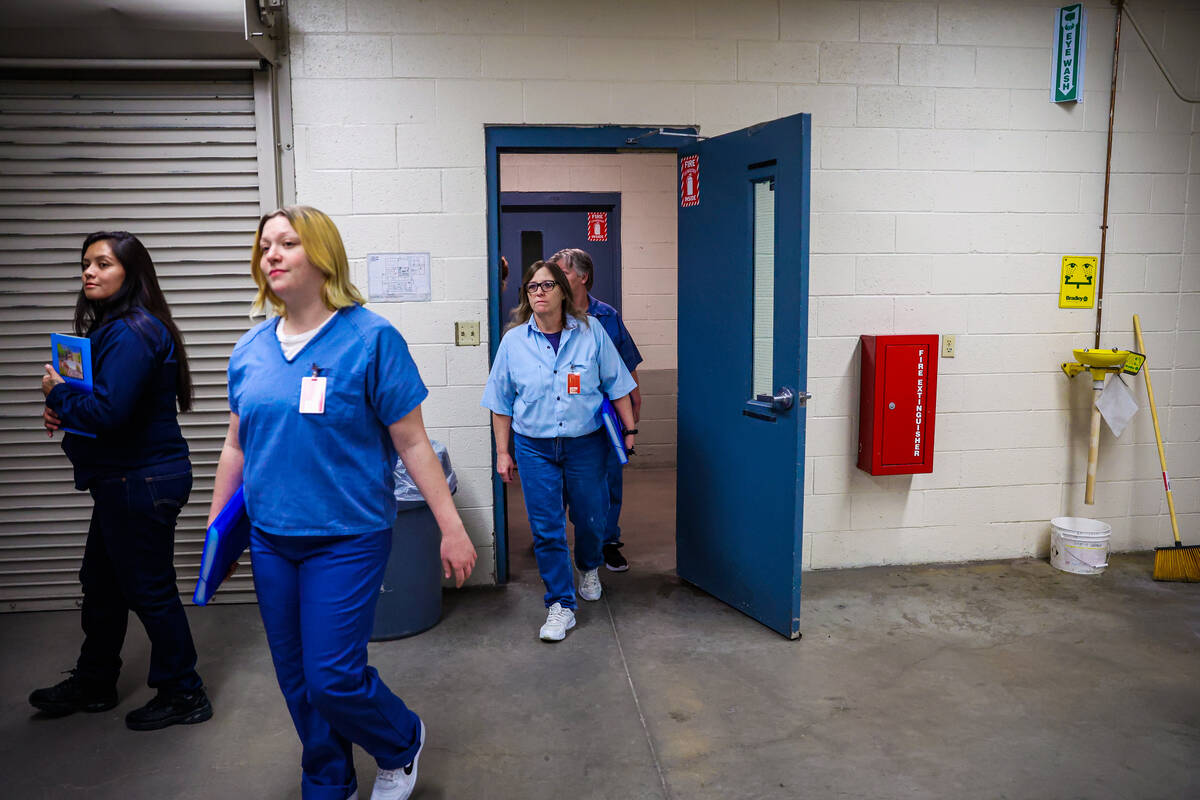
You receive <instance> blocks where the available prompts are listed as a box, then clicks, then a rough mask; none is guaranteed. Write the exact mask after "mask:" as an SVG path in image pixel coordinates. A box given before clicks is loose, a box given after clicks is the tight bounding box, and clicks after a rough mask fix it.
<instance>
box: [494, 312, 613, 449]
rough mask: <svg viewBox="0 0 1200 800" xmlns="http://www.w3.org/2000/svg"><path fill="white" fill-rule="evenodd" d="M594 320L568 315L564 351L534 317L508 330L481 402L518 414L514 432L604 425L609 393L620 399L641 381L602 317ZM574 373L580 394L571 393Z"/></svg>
mask: <svg viewBox="0 0 1200 800" xmlns="http://www.w3.org/2000/svg"><path fill="white" fill-rule="evenodd" d="M588 322H589V324H588V325H583V324H582V323H580V321H579V320H577V319H575V318H574V317H570V316H568V317H567V324H566V327H564V328H563V331H562V339H561V340H560V342H559V347H558V352H555V350H554V348H553V347H552V346H551V345H550V340H549V339H547V338H546V334H544V333H542V332H541V331H540V330H538V328H537V324H536V323H535V321H534V318H533V317H530V318H529V322H527V323H525V324H524V325H518V326H517V327H515V328H513V329H512V330H510V331H509V332H508V333H506V334H504V338H503V339H501V340H500V347H499V349H497V350H496V360H495V361H493V362H492V372H491V374H490V375H488V380H487V386H485V387H484V389H483V402H482V403H481V405H482V406H483V407H484V408H487V409H490V410H492V411H494V412H495V413H497V414H502V415H504V416H506V417H512V418H513V423H512V425H513V430H514V431H516V432H517V433H519V434H521V435H522V436H532V437H534V438H537V439H552V438H555V437H558V436H586V435H587V434H589V433H592V432H593V431H595V430H596V429H597V428H599V427H600V425H601V420H600V403H601V401H602V400H603V399H604V395H605V394H607V395H608V396H609V397H611V398H613V399H614V400H615V399H617V398H620V397H624V396H625V395H627V394H629V393H630V392H632V391H633V390H634V389H635V388H636V387H637V384H636V383H634V381H633V378H632V377H631V376H630V375H629V370H628V369H626V368H625V365H624V364H623V363H621V357H620V355H618V354H617V349H616V347H615V346H614V345H613V342H612V339H610V338H609V336H608V334H607V333H606V332H605V331H604V328H603V327H601V326H600V325H599V324H598V320H596V319H595V318H594V317H589V318H588ZM571 374H577V375H579V394H570V393H569V392H568V391H567V387H568V385H569V380H570V378H569V376H570V375H571Z"/></svg>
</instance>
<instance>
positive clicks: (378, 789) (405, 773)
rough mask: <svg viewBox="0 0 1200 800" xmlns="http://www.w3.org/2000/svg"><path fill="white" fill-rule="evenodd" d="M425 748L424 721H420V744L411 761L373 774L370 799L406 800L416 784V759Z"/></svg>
mask: <svg viewBox="0 0 1200 800" xmlns="http://www.w3.org/2000/svg"><path fill="white" fill-rule="evenodd" d="M424 749H425V723H424V722H422V723H421V744H420V745H418V747H417V754H416V755H415V756H413V760H412V763H411V764H409V765H408V766H406V767H397V768H396V769H381V770H379V772H378V773H377V774H376V775H375V788H374V789H372V790H371V800H408V798H409V796H410V795H411V794H412V792H413V787H415V786H416V785H417V759H419V758H420V757H421V751H423V750H424Z"/></svg>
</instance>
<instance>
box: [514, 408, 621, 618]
mask: <svg viewBox="0 0 1200 800" xmlns="http://www.w3.org/2000/svg"><path fill="white" fill-rule="evenodd" d="M513 442H514V444H515V448H514V451H515V455H516V459H517V469H518V470H520V472H521V491H522V493H523V494H524V495H525V513H526V514H528V516H529V527H530V529H531V530H532V531H533V555H534V557H535V558H536V559H537V565H538V573H539V574H540V575H541V576H542V582H543V583H544V584H546V596H545V601H546V607H547V608H549V607H550V606H551V605H553V604H554V603H560V604H562V607H563V608H570V609H574V608H576V606H577V603H576V601H575V573H574V571H573V570H572V569H571V553H570V550H569V548H568V547H567V521H566V510H565V509H564V508H563V491H564V490H565V491H566V494H567V496H568V497H570V498H571V509H572V522H574V524H575V566H576V567H578V568H579V569H580V570H581V571H584V572H586V571H587V570H590V569H596V568H597V567H598V566H600V564H601V562H602V561H603V556H602V555H601V547H602V546H603V543H604V529H605V526H606V525H607V524H608V487H607V485H606V484H605V482H604V481H602V480H597V478H598V477H599V476H601V475H603V474H604V471H605V463H606V462H605V453H606V451H607V450H609V449H611V447H610V445H609V443H608V436H607V434H606V433H605V432H604V429H603V428H601V429H599V430H597V431H595V432H594V433H589V434H587V435H586V436H576V437H569V436H562V437H558V438H554V439H535V438H533V437H530V436H522V435H521V434H519V433H515V434H514V435H513Z"/></svg>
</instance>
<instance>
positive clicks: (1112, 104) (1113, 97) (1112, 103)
mask: <svg viewBox="0 0 1200 800" xmlns="http://www.w3.org/2000/svg"><path fill="white" fill-rule="evenodd" d="M1113 5H1115V6H1116V7H1117V24H1116V31H1115V33H1114V34H1113V62H1112V63H1113V67H1112V86H1111V88H1110V89H1109V93H1108V149H1107V151H1106V152H1105V155H1104V212H1103V216H1102V217H1101V220H1100V263H1099V265H1098V266H1097V268H1096V341H1095V345H1094V347H1097V348H1099V347H1100V322H1101V320H1102V319H1103V318H1104V255H1105V250H1106V248H1107V245H1108V189H1109V180H1110V178H1111V176H1112V144H1113V119H1114V115H1115V113H1116V108H1117V64H1118V62H1119V60H1120V57H1121V11H1122V6H1123V5H1124V0H1113Z"/></svg>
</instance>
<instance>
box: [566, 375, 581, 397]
mask: <svg viewBox="0 0 1200 800" xmlns="http://www.w3.org/2000/svg"><path fill="white" fill-rule="evenodd" d="M567 394H579V373H578V372H568V373H567Z"/></svg>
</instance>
